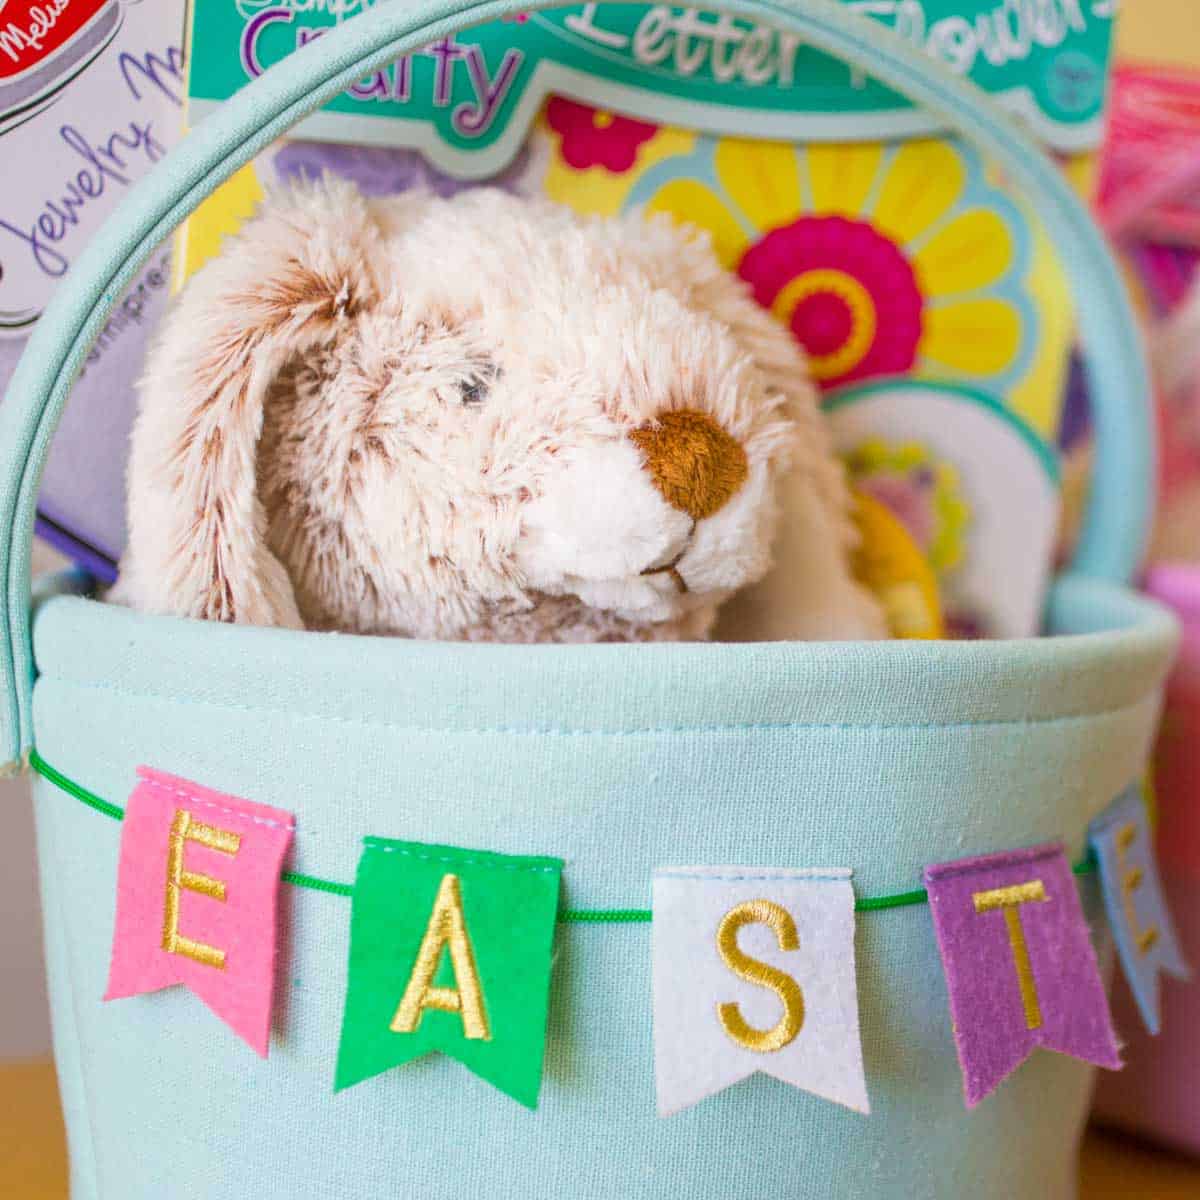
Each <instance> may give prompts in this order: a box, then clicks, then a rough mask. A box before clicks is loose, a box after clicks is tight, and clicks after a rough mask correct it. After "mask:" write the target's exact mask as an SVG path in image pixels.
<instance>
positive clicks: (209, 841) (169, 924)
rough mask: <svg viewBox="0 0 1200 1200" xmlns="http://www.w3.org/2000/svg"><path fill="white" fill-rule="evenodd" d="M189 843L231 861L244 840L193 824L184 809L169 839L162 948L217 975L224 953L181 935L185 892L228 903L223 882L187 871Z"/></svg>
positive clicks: (215, 829) (178, 816) (174, 823)
mask: <svg viewBox="0 0 1200 1200" xmlns="http://www.w3.org/2000/svg"><path fill="white" fill-rule="evenodd" d="M188 842H197V843H198V844H199V845H201V846H206V847H207V848H208V849H209V850H216V851H218V852H219V853H221V854H228V855H230V856H231V857H232V856H233V855H235V854H236V853H237V852H238V850H239V849H240V848H241V845H242V838H241V835H240V834H237V833H231V832H230V831H229V830H228V829H217V828H215V827H214V826H212V825H203V824H201V823H200V822H199V821H196V820H193V819H192V814H191V813H190V812H188V811H187V809H184V808H180V809H176V811H175V819H174V821H172V822H171V832H170V834H169V835H168V838H167V894H166V897H165V899H164V902H163V936H162V948H163V949H164V950H165V951H166V952H167V953H168V954H182V955H183V956H184V957H185V958H190V959H192V960H193V961H194V962H198V963H203V964H204V965H205V966H206V967H216V968H217V970H218V971H223V970H224V969H225V951H224V950H220V949H218V948H217V947H216V946H208V945H206V944H205V943H204V942H194V941H192V939H191V938H188V937H184V935H183V934H182V933H180V932H179V897H180V892H181V891H182V890H183V889H184V888H186V889H187V890H188V891H189V892H199V893H200V895H201V896H208V897H210V898H211V899H213V900H220V901H222V902H224V900H225V884H224V882H223V881H222V880H220V879H214V878H213V877H212V876H211V875H201V874H199V873H198V872H196V871H185V870H184V867H183V856H184V851H185V849H186V847H187V843H188Z"/></svg>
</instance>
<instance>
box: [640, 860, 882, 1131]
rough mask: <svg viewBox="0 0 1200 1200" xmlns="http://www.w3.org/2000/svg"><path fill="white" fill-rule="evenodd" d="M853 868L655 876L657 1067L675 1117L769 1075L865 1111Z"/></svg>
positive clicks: (693, 870)
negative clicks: (743, 1082)
mask: <svg viewBox="0 0 1200 1200" xmlns="http://www.w3.org/2000/svg"><path fill="white" fill-rule="evenodd" d="M850 877H851V872H850V871H848V870H841V869H835V870H794V871H792V870H750V869H743V868H737V867H672V868H669V869H664V870H660V871H658V872H657V873H656V874H655V876H654V933H653V959H654V962H653V988H654V1059H655V1071H656V1076H657V1084H658V1111H659V1115H660V1116H664V1117H665V1116H670V1115H672V1114H673V1113H677V1112H679V1111H680V1110H682V1109H685V1108H688V1107H690V1106H691V1105H693V1104H696V1103H698V1102H699V1101H701V1100H703V1099H705V1098H706V1097H708V1096H711V1095H713V1094H714V1093H716V1092H719V1091H721V1090H722V1089H723V1088H727V1087H729V1086H730V1085H731V1084H734V1083H737V1082H738V1081H739V1080H741V1079H744V1078H745V1077H746V1076H748V1075H752V1074H753V1073H754V1072H755V1071H762V1072H763V1073H765V1074H767V1075H771V1076H773V1077H774V1078H776V1079H780V1080H783V1082H785V1083H789V1084H791V1085H792V1086H793V1087H797V1088H801V1089H803V1090H804V1091H808V1092H812V1093H814V1094H815V1095H818V1096H821V1097H824V1098H825V1099H827V1100H833V1101H836V1102H837V1103H838V1104H844V1105H846V1106H847V1107H848V1108H852V1109H854V1110H856V1111H858V1112H863V1113H865V1112H868V1111H869V1105H868V1102H867V1087H866V1079H865V1077H864V1075H863V1062H862V1046H861V1042H860V1038H859V1028H858V996H857V991H856V979H855V970H854V890H853V888H852V886H851V884H850Z"/></svg>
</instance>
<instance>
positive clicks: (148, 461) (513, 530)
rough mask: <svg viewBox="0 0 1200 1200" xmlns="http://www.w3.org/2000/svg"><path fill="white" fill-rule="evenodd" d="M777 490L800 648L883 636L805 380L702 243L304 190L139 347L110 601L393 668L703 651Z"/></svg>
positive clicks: (485, 193) (547, 209)
mask: <svg viewBox="0 0 1200 1200" xmlns="http://www.w3.org/2000/svg"><path fill="white" fill-rule="evenodd" d="M789 466H790V467H791V468H792V469H793V470H794V471H795V472H796V473H797V475H796V478H799V479H801V480H802V482H803V489H804V491H805V493H806V495H807V496H808V498H809V499H810V500H811V504H810V509H809V513H808V515H807V517H806V521H807V526H806V528H805V529H804V539H805V545H806V553H807V554H808V556H809V558H810V561H811V564H812V567H811V572H810V575H811V579H812V580H813V582H812V584H811V585H810V586H809V587H808V588H807V590H806V594H805V596H804V599H803V601H802V603H801V604H800V605H799V609H798V613H797V622H798V627H801V628H802V629H803V630H805V631H807V632H809V633H811V635H812V636H822V637H870V636H878V635H881V634H882V632H883V629H882V620H881V618H880V616H879V610H878V609H877V607H876V606H875V604H874V602H873V601H872V600H871V598H870V597H869V596H868V595H867V594H866V593H865V592H864V591H862V589H860V588H859V587H858V586H857V585H856V584H855V583H854V581H853V580H852V579H851V577H850V573H849V570H848V566H847V562H848V549H849V547H850V545H851V542H852V539H853V536H854V535H853V528H852V523H851V520H850V518H849V515H848V514H849V499H848V494H847V490H846V484H845V482H844V480H843V477H842V473H841V468H840V466H839V464H838V463H837V461H836V460H835V459H834V458H833V457H832V455H831V453H830V450H829V446H828V443H827V437H826V433H825V430H824V428H823V425H822V419H821V417H820V415H819V413H818V411H817V408H816V405H815V397H814V393H813V390H812V387H811V385H810V383H809V381H808V377H807V374H806V371H805V364H804V361H803V359H802V356H801V353H800V352H799V350H798V349H797V347H796V345H795V343H794V341H793V340H792V338H791V337H790V335H789V334H788V333H787V332H786V331H785V330H784V329H783V328H781V327H780V326H779V325H778V324H777V323H776V322H775V321H774V320H773V319H772V318H771V317H770V316H769V315H768V314H766V313H765V312H763V311H762V310H760V309H759V308H758V307H757V306H756V305H755V304H754V302H753V301H752V300H751V299H750V298H749V297H748V296H747V295H746V293H745V291H744V289H743V287H742V285H741V283H740V282H738V281H737V280H735V279H734V278H732V277H731V276H730V275H728V274H727V273H726V272H725V271H723V270H722V268H721V267H720V266H719V264H718V263H717V261H716V259H715V258H714V256H713V254H712V252H711V251H710V249H709V248H708V246H707V244H706V243H704V242H703V241H701V240H699V239H698V238H697V237H696V236H695V235H691V234H686V233H682V232H680V231H679V230H677V229H676V228H674V227H673V226H671V225H670V224H669V223H668V222H667V221H666V220H665V219H664V220H662V221H658V220H653V221H645V220H643V219H642V218H640V217H639V218H625V219H620V220H598V219H585V218H582V217H579V216H577V215H574V214H572V213H571V212H569V211H567V210H564V209H561V208H558V207H556V206H553V205H551V204H549V203H548V202H542V201H530V200H523V199H519V198H516V197H513V196H511V195H508V194H505V193H502V192H499V191H495V190H487V189H478V190H473V191H468V192H464V193H462V194H460V195H458V196H456V197H454V198H452V199H438V198H434V197H431V196H428V195H414V194H406V195H402V196H392V197H382V198H366V197H364V196H362V195H361V194H360V193H359V192H358V191H357V190H356V189H355V188H354V187H353V186H352V185H350V184H348V183H345V182H341V181H332V180H325V181H322V182H320V183H316V184H307V185H304V186H301V187H299V188H298V189H296V190H293V191H290V192H287V193H284V194H281V195H279V196H276V197H274V198H273V199H271V200H269V201H268V202H267V204H266V205H265V206H264V209H263V211H262V212H261V213H260V214H259V215H258V216H257V217H256V218H255V219H254V220H252V221H251V222H249V223H248V224H247V225H246V226H244V227H243V229H242V230H241V232H240V233H239V234H238V235H237V236H236V237H235V238H233V239H231V240H230V241H229V242H228V243H227V244H226V247H225V249H224V251H223V253H222V254H221V255H220V256H219V257H218V258H216V259H214V260H213V261H211V262H210V263H208V264H207V265H206V266H205V267H204V268H202V269H201V270H200V271H199V272H198V273H197V274H196V275H195V276H194V277H193V279H192V280H191V281H190V282H189V284H188V285H187V287H186V288H185V289H184V291H183V292H182V294H181V296H180V297H179V299H178V301H177V302H176V304H175V305H174V307H173V308H172V310H171V311H170V312H169V314H168V316H167V317H166V319H165V322H164V326H163V328H162V329H161V330H160V332H159V335H158V337H157V340H156V343H155V345H154V347H153V349H152V351H151V353H150V357H149V361H148V365H147V369H146V371H145V375H144V378H143V380H142V382H141V385H140V413H139V416H138V419H137V421H136V424H135V428H134V433H133V442H132V451H131V459H130V465H129V487H128V503H129V545H128V550H127V553H126V557H125V560H124V562H123V564H122V570H121V577H120V580H119V583H118V585H117V588H116V591H115V593H114V598H116V599H118V600H119V601H121V602H124V603H127V604H130V605H132V606H133V607H135V608H138V609H142V610H145V611H147V612H153V613H165V614H174V615H178V616H184V617H198V618H203V619H206V620H214V621H236V622H243V623H247V624H253V625H279V626H290V627H294V628H309V629H314V630H339V631H345V632H354V633H362V634H393V635H403V636H408V637H417V638H434V639H470V640H487V641H514V642H540V641H560V642H562V641H624V640H654V639H684V638H699V637H702V636H704V635H705V634H706V633H707V632H708V630H709V628H710V626H711V625H712V623H713V620H714V616H715V614H716V611H717V608H718V606H719V605H720V603H721V602H722V600H723V599H725V598H726V597H728V596H730V595H731V594H732V593H733V592H734V591H736V590H737V589H739V588H741V587H743V586H744V585H746V584H749V583H751V582H752V581H754V580H757V579H759V578H760V577H761V576H762V575H763V574H764V573H765V572H766V571H767V568H768V566H769V565H770V562H771V557H770V546H771V538H772V531H773V528H774V525H775V523H776V503H775V499H774V491H775V486H776V482H777V479H778V477H779V476H780V475H781V473H782V472H784V471H785V470H786V469H787V468H788V467H789ZM793 490H794V489H793Z"/></svg>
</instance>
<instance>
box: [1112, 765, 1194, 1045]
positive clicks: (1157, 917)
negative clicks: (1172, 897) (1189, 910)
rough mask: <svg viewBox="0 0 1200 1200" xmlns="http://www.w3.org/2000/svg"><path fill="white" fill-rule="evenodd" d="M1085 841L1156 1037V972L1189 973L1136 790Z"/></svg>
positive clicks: (1124, 965) (1124, 963) (1125, 966)
mask: <svg viewBox="0 0 1200 1200" xmlns="http://www.w3.org/2000/svg"><path fill="white" fill-rule="evenodd" d="M1089 838H1090V841H1091V845H1092V849H1093V850H1094V851H1095V854H1096V859H1097V861H1098V862H1099V864H1100V883H1101V886H1102V888H1103V890H1104V906H1105V909H1106V910H1107V912H1108V920H1109V924H1110V925H1111V926H1112V929H1113V936H1114V937H1115V939H1116V943H1117V956H1118V957H1119V958H1120V960H1121V969H1122V970H1123V971H1124V972H1125V978H1126V979H1127V980H1128V981H1129V988H1130V991H1132V992H1133V995H1134V999H1135V1000H1136V1001H1137V1006H1138V1011H1139V1012H1140V1013H1141V1015H1142V1020H1143V1021H1144V1022H1145V1024H1146V1028H1147V1029H1149V1030H1150V1032H1151V1033H1158V1031H1159V1027H1160V1024H1161V1022H1160V1012H1159V996H1158V973H1159V972H1160V971H1166V972H1167V973H1168V974H1170V975H1174V976H1175V977H1176V978H1177V979H1187V978H1189V977H1190V974H1191V972H1190V971H1189V970H1188V965H1187V963H1186V962H1185V961H1184V958H1183V952H1182V950H1180V948H1179V941H1178V939H1177V938H1176V936H1175V928H1174V926H1173V924H1172V922H1171V915H1170V912H1169V911H1168V909H1167V905H1166V900H1165V899H1164V897H1163V890H1162V884H1161V882H1160V881H1159V877H1158V860H1157V859H1156V857H1155V854H1154V835H1153V834H1152V833H1151V831H1150V822H1149V820H1148V817H1147V813H1146V802H1145V800H1144V798H1143V796H1142V790H1141V788H1140V787H1139V786H1137V785H1134V786H1133V787H1130V788H1129V790H1128V791H1127V792H1125V794H1124V795H1122V796H1120V797H1119V798H1118V799H1117V800H1116V801H1115V802H1114V803H1113V804H1112V806H1111V807H1110V808H1109V809H1108V810H1107V811H1106V812H1105V813H1103V814H1102V815H1101V816H1099V817H1097V818H1096V819H1095V820H1094V821H1093V822H1092V825H1091V829H1090V830H1089Z"/></svg>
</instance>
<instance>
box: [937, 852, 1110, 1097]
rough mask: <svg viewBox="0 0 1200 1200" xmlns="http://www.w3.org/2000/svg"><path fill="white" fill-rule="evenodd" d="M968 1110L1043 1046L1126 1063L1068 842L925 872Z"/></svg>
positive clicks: (1099, 1060) (1104, 1061) (1100, 1060)
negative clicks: (1065, 846) (1069, 858)
mask: <svg viewBox="0 0 1200 1200" xmlns="http://www.w3.org/2000/svg"><path fill="white" fill-rule="evenodd" d="M925 886H926V888H927V889H928V892H929V906H930V910H931V912H932V914H933V927H934V931H935V932H936V934H937V941H938V949H939V950H940V952H941V956H942V966H943V969H944V970H945V973H946V986H947V989H948V991H949V993H950V1015H951V1019H952V1020H953V1023H954V1041H955V1045H956V1046H957V1048H958V1058H959V1063H960V1064H961V1066H962V1072H963V1090H964V1092H965V1094H966V1101H967V1107H968V1108H974V1107H975V1105H976V1104H978V1103H979V1102H980V1101H981V1100H982V1099H984V1097H985V1096H987V1095H989V1094H990V1093H991V1092H992V1091H994V1090H995V1089H996V1087H997V1086H999V1084H1000V1083H1001V1082H1002V1081H1003V1080H1004V1079H1005V1078H1006V1077H1007V1076H1008V1075H1010V1074H1011V1073H1012V1072H1013V1071H1015V1070H1016V1068H1017V1067H1019V1066H1020V1065H1021V1063H1023V1062H1024V1061H1025V1059H1026V1058H1028V1057H1029V1055H1030V1054H1031V1053H1032V1052H1033V1050H1034V1049H1035V1048H1036V1047H1038V1046H1044V1047H1045V1048H1046V1049H1047V1050H1056V1051H1058V1052H1059V1053H1060V1054H1069V1055H1071V1056H1072V1057H1073V1058H1080V1059H1083V1060H1085V1061H1086V1062H1092V1063H1096V1064H1098V1065H1099V1066H1102V1067H1108V1068H1109V1069H1110V1070H1117V1069H1118V1068H1119V1067H1120V1066H1121V1059H1120V1054H1119V1052H1118V1046H1117V1039H1116V1034H1115V1033H1114V1031H1113V1025H1112V1018H1111V1016H1110V1014H1109V1009H1108V999H1107V997H1106V995H1105V991H1104V982H1103V980H1102V979H1101V977H1100V970H1099V967H1098V966H1097V963H1096V953H1095V951H1094V949H1093V948H1092V942H1091V938H1090V937H1089V934H1088V926H1087V921H1086V919H1085V918H1084V915H1083V907H1082V905H1081V904H1080V902H1079V892H1078V888H1077V885H1076V883H1075V878H1074V876H1073V874H1072V872H1071V867H1070V864H1069V863H1068V862H1067V858H1066V855H1065V853H1064V852H1063V848H1062V846H1061V845H1047V846H1036V847H1033V848H1032V849H1028V850H1014V851H1010V852H1007V853H1004V854H990V855H984V856H982V857H979V858H966V859H961V860H960V861H958V862H952V863H942V864H940V865H937V866H930V867H926V868H925Z"/></svg>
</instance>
